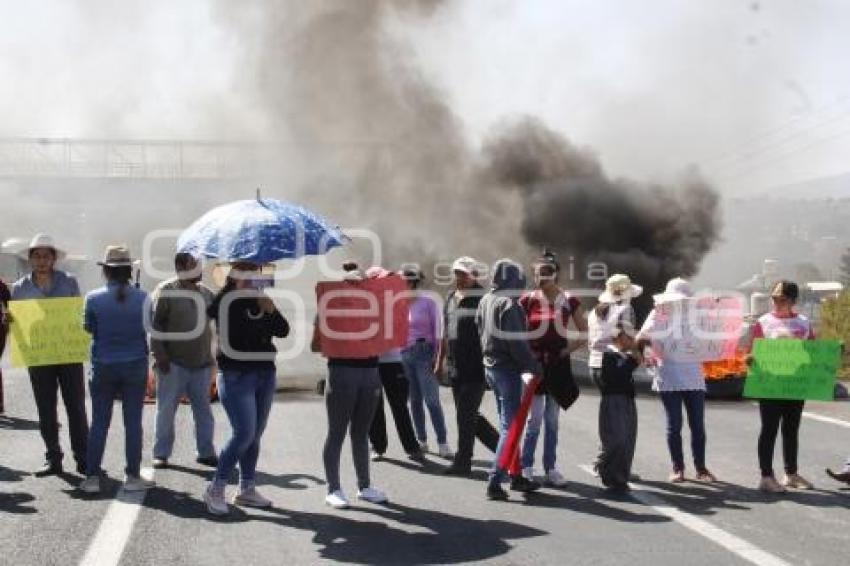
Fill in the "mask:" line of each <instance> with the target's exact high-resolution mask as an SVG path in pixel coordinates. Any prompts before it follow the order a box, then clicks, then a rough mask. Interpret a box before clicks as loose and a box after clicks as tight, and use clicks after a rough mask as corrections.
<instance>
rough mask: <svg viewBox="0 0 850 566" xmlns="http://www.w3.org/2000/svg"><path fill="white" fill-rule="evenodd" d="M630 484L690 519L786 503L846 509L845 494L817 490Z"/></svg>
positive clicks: (651, 482)
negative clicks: (650, 492)
mask: <svg viewBox="0 0 850 566" xmlns="http://www.w3.org/2000/svg"><path fill="white" fill-rule="evenodd" d="M634 483H635V485H637V486H645V487H648V488H651V489H652V490H653V492H654V493H656V494H658V495H659V496H660V497H661V498H663V499H664V501H665V502H667V503H669V504H671V505H672V506H674V507H676V508H679V509H681V510H683V511H686V512H688V513H693V514H694V515H714V514H715V513H717V511H718V510H720V509H732V510H736V511H749V510H751V509H752V505H760V504H761V505H763V504H768V505H769V504H773V503H778V502H780V501H790V502H794V503H798V504H800V505H804V506H807V507H821V508H825V507H841V508H846V507H847V496H846V494H842V493H837V492H832V491H825V490H817V489H814V490H810V491H800V490H788V491H787V492H786V493H784V494H770V493H763V492H761V491H759V490H758V489H755V488H748V487H744V486H740V485H735V484H731V483H728V482H715V483H712V484H693V483H681V484H671V483H669V482H662V481H650V480H641V481H638V482H634Z"/></svg>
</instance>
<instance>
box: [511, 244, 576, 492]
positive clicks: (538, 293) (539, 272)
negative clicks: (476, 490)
mask: <svg viewBox="0 0 850 566" xmlns="http://www.w3.org/2000/svg"><path fill="white" fill-rule="evenodd" d="M559 272H560V266H559V265H558V261H557V258H556V257H555V255H554V254H552V253H549V252H544V254H543V256H541V257H540V258H538V259H537V261H536V262H535V264H534V279H535V284H536V285H537V288H536V289H535V290H533V291H530V292H528V293H525V294H524V295H523V296H522V297H521V298H520V300H519V304H520V306H522V308H523V310H524V311H525V314H526V317H527V319H528V330H529V332H530V333H531V335H532V336H534V338H533V339H532V340H530V341H529V344H530V345H531V350H532V351H533V352H534V356H535V357H536V358H537V361H538V362H540V364H541V366H542V368H543V375H544V377H543V381H542V382H541V383H540V384H539V385H538V387H537V392H536V393H537V394H536V395H535V397H534V401H533V402H532V405H531V410H530V412H529V415H528V423H527V424H526V431H525V441H524V442H523V445H522V457H521V463H522V474H523V476H525V477H526V478H528V479H530V480H533V479H534V450H535V448H536V446H537V439H538V438H539V436H540V428H541V427H542V426H543V424H544V422H545V436H544V439H543V440H544V442H543V473H544V482H545V484H546V485H550V486H553V487H563V486H565V485H566V484H567V480H566V479H565V478H564V475H563V474H562V473H561V472H560V471H559V470H558V468H556V467H555V460H556V454H557V449H558V420H559V418H560V415H561V406H560V405H559V404H558V401H557V400H556V398H555V397H554V396H553V395H552V394H551V393H550V392H549V391H548V390H547V386H548V384H553V385H554V382H557V381H561V382H565V381H573V375H572V366H571V362H570V354H572V352H574V351H576V350H577V349H579V348H582V347H583V346H584V345H585V343H586V341H585V340H584V339H578V340H574V341H573V342H572V343H571V344H570V343H568V341H567V336H566V332H567V325H568V324H569V323H570V320H572V322H573V324H574V325H575V327H576V329H577V330H578V331H579V332H580V333H582V334H584V333H586V332H587V321H586V320H585V318H584V314H583V313H582V310H581V303H580V302H579V300H578V299H577V298H575V297H573V296H572V295H570V294H569V293H568V292H567V291H565V290H564V289H562V288H561V287H560V286H559V285H558V275H559ZM575 391H578V390H577V389H576V390H575ZM573 399H575V397H573Z"/></svg>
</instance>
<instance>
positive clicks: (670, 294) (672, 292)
mask: <svg viewBox="0 0 850 566" xmlns="http://www.w3.org/2000/svg"><path fill="white" fill-rule="evenodd" d="M693 296H694V292H693V290H692V289H691V284H690V283H688V282H687V281H686V280H685V279H682V278H681V277H676V278H674V279H671V280H670V281H668V282H667V287H665V288H664V292H663V293H659V294H658V295H655V296H653V299H655V304H661V303H672V302H675V301H683V300H685V299H690V298H691V297H693Z"/></svg>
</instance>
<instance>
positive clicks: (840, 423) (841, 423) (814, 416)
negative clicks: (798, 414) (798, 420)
mask: <svg viewBox="0 0 850 566" xmlns="http://www.w3.org/2000/svg"><path fill="white" fill-rule="evenodd" d="M803 416H804V417H806V418H807V419H812V420H813V421H820V422H822V423H829V424H834V425H838V426H843V427H844V428H850V422H847V421H842V420H841V419H835V418H832V417H825V416H823V415H819V414H817V413H811V412H809V411H803Z"/></svg>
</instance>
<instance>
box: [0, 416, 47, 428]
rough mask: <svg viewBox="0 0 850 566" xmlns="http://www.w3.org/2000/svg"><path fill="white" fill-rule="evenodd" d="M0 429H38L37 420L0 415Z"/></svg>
mask: <svg viewBox="0 0 850 566" xmlns="http://www.w3.org/2000/svg"><path fill="white" fill-rule="evenodd" d="M0 429H8V430H38V421H31V420H29V419H22V418H19V417H10V416H9V415H0Z"/></svg>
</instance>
